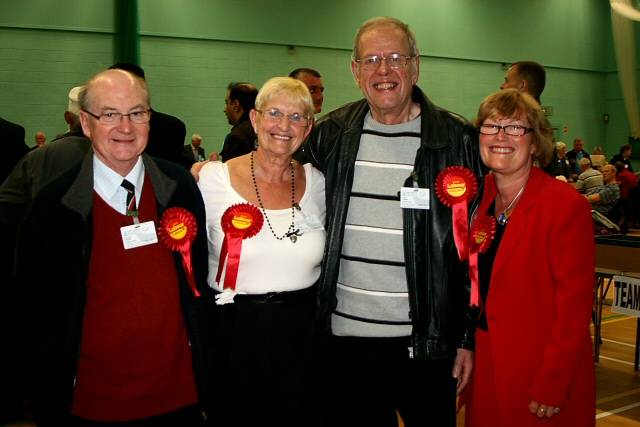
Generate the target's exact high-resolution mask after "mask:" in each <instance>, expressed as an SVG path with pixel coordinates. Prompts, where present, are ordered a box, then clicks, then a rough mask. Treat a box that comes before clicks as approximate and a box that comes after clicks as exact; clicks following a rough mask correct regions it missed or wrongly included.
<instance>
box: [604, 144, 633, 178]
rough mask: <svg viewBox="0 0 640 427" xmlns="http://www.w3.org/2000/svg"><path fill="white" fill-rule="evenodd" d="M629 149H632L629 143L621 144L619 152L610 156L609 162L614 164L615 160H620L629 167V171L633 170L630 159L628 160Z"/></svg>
mask: <svg viewBox="0 0 640 427" xmlns="http://www.w3.org/2000/svg"><path fill="white" fill-rule="evenodd" d="M631 151H632V148H631V144H624V145H622V146H621V147H620V153H618V154H616V155H615V156H613V157H612V158H611V161H609V163H611V164H612V165H615V164H616V162H622V163H623V164H624V167H625V168H626V169H629V171H630V172H633V167H632V166H631V160H629V159H630V158H631Z"/></svg>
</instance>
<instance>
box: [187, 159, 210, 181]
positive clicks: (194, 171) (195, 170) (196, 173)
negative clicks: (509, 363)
mask: <svg viewBox="0 0 640 427" xmlns="http://www.w3.org/2000/svg"><path fill="white" fill-rule="evenodd" d="M207 163H209V160H203V161H201V162H195V163H194V164H193V165H191V170H190V172H191V175H193V177H194V178H195V180H196V182H198V180H199V178H200V169H202V167H203V166H204V165H206V164H207Z"/></svg>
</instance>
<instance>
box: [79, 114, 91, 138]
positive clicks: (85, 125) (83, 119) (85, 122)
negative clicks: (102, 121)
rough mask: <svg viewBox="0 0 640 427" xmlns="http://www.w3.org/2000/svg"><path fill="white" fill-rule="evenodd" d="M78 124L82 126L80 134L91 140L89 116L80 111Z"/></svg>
mask: <svg viewBox="0 0 640 427" xmlns="http://www.w3.org/2000/svg"><path fill="white" fill-rule="evenodd" d="M80 124H81V125H82V132H83V133H84V134H85V135H86V136H87V138H89V139H91V127H90V126H89V115H88V114H87V113H85V112H84V111H80Z"/></svg>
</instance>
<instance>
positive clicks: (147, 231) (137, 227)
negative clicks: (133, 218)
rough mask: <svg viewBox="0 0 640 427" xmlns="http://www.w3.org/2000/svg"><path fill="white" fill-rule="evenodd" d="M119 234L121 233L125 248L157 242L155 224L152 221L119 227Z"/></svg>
mask: <svg viewBox="0 0 640 427" xmlns="http://www.w3.org/2000/svg"><path fill="white" fill-rule="evenodd" d="M120 234H122V243H123V245H124V248H125V249H133V248H138V247H140V246H147V245H152V244H154V243H158V235H157V234H156V225H155V223H154V222H153V221H146V222H141V223H139V224H132V225H127V226H124V227H120Z"/></svg>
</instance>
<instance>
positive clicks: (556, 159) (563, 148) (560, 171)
mask: <svg viewBox="0 0 640 427" xmlns="http://www.w3.org/2000/svg"><path fill="white" fill-rule="evenodd" d="M545 171H546V172H547V173H548V174H549V175H551V176H555V177H556V178H557V177H560V176H563V177H564V178H565V179H566V180H567V181H569V182H572V181H573V178H572V176H573V173H572V170H571V164H570V163H569V160H568V159H567V144H565V143H564V142H562V141H558V142H556V146H555V151H554V152H553V158H552V159H551V163H549V166H547V167H546V168H545ZM563 181H564V180H563Z"/></svg>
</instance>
